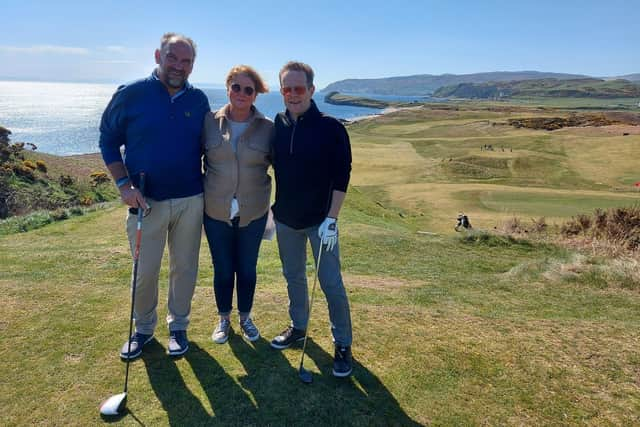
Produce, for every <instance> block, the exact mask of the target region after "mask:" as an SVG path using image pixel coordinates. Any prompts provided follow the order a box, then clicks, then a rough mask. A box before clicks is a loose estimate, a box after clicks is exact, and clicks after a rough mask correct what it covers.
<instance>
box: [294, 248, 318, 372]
mask: <svg viewBox="0 0 640 427" xmlns="http://www.w3.org/2000/svg"><path fill="white" fill-rule="evenodd" d="M321 257H322V238H320V247H319V248H318V262H317V263H316V272H315V274H314V276H313V286H312V287H311V302H310V303H309V316H308V317H307V333H306V334H304V343H303V344H302V358H301V359H300V369H299V374H298V375H299V376H300V381H302V382H303V383H305V384H311V383H312V382H313V375H312V374H311V372H309V371H307V370H306V369H304V353H305V350H306V349H307V338H308V337H309V331H310V328H309V325H310V324H311V308H312V307H313V300H314V297H315V295H316V283H317V281H318V274H319V273H318V271H319V269H320V258H321Z"/></svg>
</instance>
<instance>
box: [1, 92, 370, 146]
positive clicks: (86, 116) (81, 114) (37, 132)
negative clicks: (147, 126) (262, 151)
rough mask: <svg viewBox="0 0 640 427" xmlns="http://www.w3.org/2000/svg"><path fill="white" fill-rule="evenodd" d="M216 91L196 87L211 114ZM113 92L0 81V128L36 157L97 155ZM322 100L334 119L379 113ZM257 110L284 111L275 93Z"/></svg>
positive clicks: (220, 97)
mask: <svg viewBox="0 0 640 427" xmlns="http://www.w3.org/2000/svg"><path fill="white" fill-rule="evenodd" d="M217 86H219V85H215V84H203V85H202V86H196V87H200V89H202V90H203V91H204V93H205V94H206V95H207V97H208V98H209V103H210V105H211V109H212V110H214V111H215V110H217V109H219V108H220V107H222V106H223V105H224V104H226V103H227V96H226V90H225V89H224V87H217ZM220 86H221V85H220ZM117 87H118V84H109V83H83V82H79V83H72V82H42V81H17V80H0V94H2V95H1V96H0V126H4V127H5V128H7V129H9V130H10V131H11V141H12V142H26V143H31V144H34V145H35V146H36V147H37V151H39V152H44V153H49V154H56V155H60V156H68V155H75V154H87V153H96V152H98V151H99V148H98V139H99V136H100V133H99V126H100V118H101V116H102V112H103V111H104V109H105V107H106V106H107V104H108V103H109V101H110V100H111V96H112V95H113V93H114V92H115V91H116V89H117ZM324 96H325V93H323V92H316V94H315V95H314V97H313V99H314V101H315V102H316V104H317V105H318V108H319V109H320V111H323V112H325V113H327V114H329V115H331V116H334V117H336V118H339V119H345V120H353V119H356V118H358V117H363V116H369V115H374V114H379V113H381V110H380V109H375V108H364V107H352V106H345V105H332V104H328V103H326V102H324ZM360 96H362V95H360ZM373 96H374V97H375V95H373ZM256 107H257V108H258V109H259V110H260V111H261V112H262V113H263V114H264V115H265V116H267V117H269V118H273V117H275V115H276V114H277V113H278V112H280V111H283V110H284V104H283V102H282V96H281V95H280V93H279V92H278V91H271V92H268V93H266V94H261V95H259V96H258V98H257V99H256Z"/></svg>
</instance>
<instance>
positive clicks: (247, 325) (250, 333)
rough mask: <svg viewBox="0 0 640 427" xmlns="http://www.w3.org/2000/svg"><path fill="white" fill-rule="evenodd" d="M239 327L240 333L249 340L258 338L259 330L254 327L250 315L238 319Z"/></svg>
mask: <svg viewBox="0 0 640 427" xmlns="http://www.w3.org/2000/svg"><path fill="white" fill-rule="evenodd" d="M240 329H242V335H243V336H244V337H245V338H246V339H248V340H249V341H255V340H257V339H258V338H260V331H259V330H258V328H257V327H256V325H255V323H253V320H251V317H247V318H246V319H244V321H243V320H240Z"/></svg>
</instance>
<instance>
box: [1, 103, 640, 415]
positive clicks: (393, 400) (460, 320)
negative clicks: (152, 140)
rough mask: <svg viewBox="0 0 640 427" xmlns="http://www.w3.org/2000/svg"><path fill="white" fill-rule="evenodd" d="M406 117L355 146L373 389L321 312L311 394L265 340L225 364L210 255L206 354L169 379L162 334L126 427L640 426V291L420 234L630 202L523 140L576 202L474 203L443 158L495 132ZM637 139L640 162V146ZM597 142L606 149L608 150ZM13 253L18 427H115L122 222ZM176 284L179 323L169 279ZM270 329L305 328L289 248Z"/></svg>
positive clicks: (202, 328)
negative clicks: (343, 373) (217, 340)
mask: <svg viewBox="0 0 640 427" xmlns="http://www.w3.org/2000/svg"><path fill="white" fill-rule="evenodd" d="M406 114H409V116H402V115H400V117H399V119H400V121H396V120H398V118H395V119H394V118H393V117H387V118H385V119H384V120H383V123H384V121H385V120H386V121H387V122H386V124H380V122H378V124H372V123H369V122H363V123H361V124H359V125H357V126H356V127H355V128H352V129H351V130H350V132H351V133H352V135H353V137H354V159H355V164H354V182H353V184H354V186H353V188H352V191H351V192H350V194H349V197H348V199H347V204H346V206H345V208H344V211H343V215H341V233H342V234H341V236H342V237H341V245H342V246H341V249H342V253H343V258H344V259H343V262H344V270H345V282H346V283H347V287H348V291H349V295H350V299H351V305H352V312H353V323H354V335H355V343H354V354H355V357H356V359H357V361H358V364H357V367H356V370H355V373H354V376H353V377H352V378H351V379H349V380H346V381H338V380H335V379H333V378H332V377H331V374H330V359H331V357H332V354H331V353H332V346H331V342H330V338H329V334H328V330H329V325H328V322H327V314H326V305H325V302H324V300H323V298H322V297H321V298H320V299H319V300H318V305H317V307H316V309H315V310H314V319H313V321H312V322H313V324H312V326H311V333H312V337H313V341H312V342H311V345H310V358H309V362H308V363H307V367H309V368H311V369H312V370H313V371H314V372H315V374H316V375H315V383H314V384H313V385H312V386H304V385H303V384H301V383H300V382H299V380H298V378H297V367H298V363H299V357H300V350H299V349H290V350H287V351H284V352H276V351H272V350H271V349H270V348H268V343H267V341H266V340H259V341H258V342H257V344H256V345H255V346H253V345H249V344H246V343H245V342H244V341H243V340H242V339H241V338H240V337H239V336H233V337H232V338H231V340H230V341H229V344H227V345H222V346H219V345H215V344H213V343H212V342H211V341H210V338H209V335H210V333H211V330H212V329H213V326H214V322H213V317H214V303H213V297H212V292H211V288H210V285H209V282H210V280H211V275H212V272H211V267H210V266H209V265H208V264H209V263H210V258H209V255H208V250H207V249H206V244H205V243H204V242H203V246H202V257H201V260H200V263H201V272H200V275H199V283H198V284H199V287H198V289H197V291H196V295H195V298H194V302H193V315H192V326H191V328H190V338H191V340H192V345H193V348H192V350H191V351H190V352H189V353H188V356H187V357H185V358H183V359H179V360H176V361H172V360H170V359H168V358H167V357H166V356H165V355H164V350H165V346H166V336H167V331H166V326H165V325H164V324H163V322H162V321H161V322H160V325H159V327H158V330H157V337H158V341H157V342H154V343H153V345H152V346H151V349H150V350H151V351H149V352H148V353H147V354H146V355H145V356H144V357H143V359H142V360H139V361H136V362H135V363H133V365H132V372H131V374H132V376H131V382H130V392H131V397H130V401H129V408H130V409H131V411H132V414H131V415H129V416H127V417H125V418H123V419H122V420H120V422H119V423H118V424H123V425H134V424H137V423H138V422H140V423H142V424H144V425H170V424H171V425H203V424H205V423H210V424H211V423H214V424H215V423H218V424H225V425H229V424H231V425H236V424H243V425H267V424H272V425H282V424H286V425H303V424H304V425H345V424H352V425H388V424H399V425H411V424H415V423H421V424H427V423H433V424H436V425H443V424H444V425H470V424H490V425H496V424H509V425H521V424H527V425H541V424H546V425H566V424H584V423H586V424H591V425H603V424H633V423H637V422H640V419H638V415H637V414H638V413H640V387H639V386H638V378H639V376H640V357H638V353H637V348H638V341H639V339H640V335H639V334H638V326H639V325H640V295H638V287H637V285H636V284H634V283H623V282H619V281H617V280H612V279H611V277H608V276H598V275H597V274H593V271H594V270H588V271H589V272H590V273H589V274H587V273H583V272H582V270H581V269H580V262H579V258H576V256H575V255H573V254H571V253H569V252H566V251H564V250H560V249H557V248H555V247H552V246H545V245H538V244H531V243H526V242H516V241H510V240H507V239H501V238H488V239H483V238H479V239H473V238H471V239H468V240H463V239H460V238H458V237H453V236H451V235H443V234H440V235H421V234H415V233H414V231H415V229H416V228H426V227H427V226H434V227H433V228H432V229H438V227H435V226H436V225H439V224H442V227H441V230H440V229H438V230H439V231H443V230H450V229H451V227H452V226H453V220H452V219H451V217H452V216H455V213H456V212H457V210H458V209H461V208H466V206H467V205H466V203H467V200H468V199H469V198H468V197H466V196H464V192H465V191H477V193H478V194H482V192H483V191H484V192H487V191H488V192H490V194H491V195H492V197H493V199H491V200H494V203H498V204H499V203H501V202H500V200H499V199H496V197H498V196H496V195H500V194H503V195H507V196H508V197H507V196H504V197H503V201H502V203H504V202H505V201H508V200H511V196H510V195H517V194H520V195H522V196H523V197H522V198H523V200H526V199H534V200H535V199H537V203H542V204H544V197H543V196H542V195H543V194H547V193H553V194H558V195H564V196H567V200H568V201H567V202H566V203H567V204H569V205H571V204H572V203H573V202H571V200H572V199H571V198H570V197H569V196H572V195H575V194H594V195H598V194H606V195H607V197H612V198H613V197H614V196H620V197H626V196H628V194H626V193H614V192H609V191H600V190H599V188H600V187H599V185H598V184H597V183H595V182H593V181H592V180H589V179H585V178H584V177H583V176H582V173H579V172H576V169H575V168H571V167H570V165H571V162H569V161H567V160H566V159H564V157H563V156H566V152H567V148H566V147H565V141H564V137H561V136H559V137H558V138H560V139H558V140H556V139H555V138H556V136H555V133H554V134H553V136H552V137H551V139H552V141H553V143H551V141H546V140H542V141H539V142H536V138H539V137H540V135H546V133H541V134H540V135H539V134H538V132H531V131H521V130H518V131H517V132H516V131H514V130H511V129H509V128H504V129H502V128H501V131H504V132H505V133H506V134H505V135H502V134H499V135H495V136H498V137H508V138H514V141H513V142H512V143H513V145H514V148H515V147H518V148H517V149H516V150H515V152H514V153H515V154H517V155H520V156H524V155H525V154H526V153H532V155H537V156H549V157H550V158H552V159H556V160H558V162H557V164H559V165H566V167H567V169H568V170H572V171H573V175H575V178H574V180H573V181H572V182H571V185H570V186H569V187H570V188H572V191H571V192H566V190H565V189H563V188H551V189H546V188H544V187H537V188H536V189H522V188H520V187H519V186H510V185H507V184H508V180H507V182H506V183H504V182H503V183H501V184H499V185H498V184H492V183H491V182H478V183H473V184H470V183H469V182H468V181H469V180H468V179H466V178H464V177H461V176H458V175H450V174H443V173H440V172H438V171H439V170H441V169H439V168H440V163H441V159H440V157H442V156H443V155H444V156H445V157H446V156H447V153H448V151H447V150H448V147H452V150H453V151H451V154H449V155H450V156H454V152H455V153H458V152H459V153H460V155H461V156H468V155H469V154H470V153H469V151H472V150H478V152H477V153H475V152H474V153H473V154H474V155H480V154H482V155H483V156H484V152H483V153H480V152H479V148H477V149H476V148H474V147H476V146H477V142H478V141H474V142H473V143H469V142H465V140H466V139H469V138H477V134H476V133H475V131H474V129H475V128H474V127H477V129H478V130H479V131H480V134H481V133H482V131H485V132H487V134H488V135H492V132H495V131H496V129H495V127H491V126H489V127H486V126H485V125H482V124H481V123H477V124H473V123H475V121H476V120H478V117H477V115H478V114H475V113H468V114H467V113H464V116H465V117H462V118H460V117H459V116H458V117H457V118H456V119H457V120H459V122H456V123H455V125H454V126H448V127H447V126H446V120H448V118H446V117H444V118H443V117H439V119H440V120H437V121H434V122H433V123H432V122H431V121H429V120H427V122H418V121H417V118H418V115H419V113H417V112H415V111H414V112H409V113H406ZM411 115H414V116H411ZM461 115H463V114H461ZM479 115H480V116H482V115H483V114H479ZM403 117H404V118H403ZM495 118H496V117H495V116H493V115H492V116H491V117H490V118H489V120H494V119H495ZM467 121H470V122H471V124H469V123H467ZM435 123H438V125H440V126H445V127H444V128H442V129H441V130H443V131H444V132H443V134H445V135H447V136H443V137H438V135H436V136H431V137H425V136H416V135H420V133H421V132H426V133H427V134H428V131H429V127H430V125H432V124H435ZM465 123H467V125H465ZM377 130H379V132H377ZM465 132H467V133H465ZM371 134H375V135H376V136H375V137H370V135H371ZM395 134H398V135H400V136H399V137H395V136H394V135H395ZM407 135H409V136H407ZM432 137H433V138H437V140H438V142H437V144H435V145H434V147H433V148H429V149H428V150H427V151H426V152H428V151H429V150H431V151H432V152H434V153H438V154H437V156H436V157H434V158H431V159H430V158H429V157H428V156H425V155H424V154H422V155H421V154H418V153H417V151H416V149H415V147H420V146H421V145H422V144H423V143H424V142H428V141H429V139H428V138H432ZM626 138H631V139H632V140H635V141H636V142H637V138H638V136H631V137H626ZM633 138H635V139H633ZM520 140H521V141H520ZM519 141H520V142H519ZM545 141H546V142H545ZM584 141H585V143H587V144H588V143H589V138H587V137H585V138H584ZM624 141H626V140H620V141H619V143H620V144H621V145H624V143H625V142H624ZM516 143H518V145H516ZM467 144H468V147H467ZM495 145H496V143H495V142H494V146H495ZM526 147H528V148H526ZM426 152H423V153H426ZM486 154H487V157H488V158H491V157H495V156H502V155H503V154H502V152H500V153H496V152H493V153H492V152H487V153H486ZM505 155H506V154H505ZM381 156H384V159H383V158H382V157H381ZM456 156H457V154H456ZM636 158H637V157H636ZM616 161H617V162H618V163H619V164H618V163H616V168H615V170H616V171H618V172H617V173H613V174H611V176H609V177H604V178H601V177H599V178H598V179H605V178H606V179H605V182H606V183H607V184H608V185H613V184H616V185H617V183H618V181H619V180H620V179H621V178H619V177H620V176H622V175H624V174H625V173H626V172H625V171H627V172H629V173H630V171H631V169H632V160H631V159H629V160H628V161H627V160H626V159H625V158H622V157H620V158H616ZM498 163H499V162H498ZM578 163H579V164H580V165H581V166H582V168H584V169H585V170H593V168H596V169H597V166H595V165H591V162H590V161H589V160H588V159H585V160H584V161H583V162H578ZM590 165H591V166H590ZM580 170H582V169H580ZM412 177H413V178H412ZM521 179H524V178H521ZM545 179H546V178H545ZM545 179H543V184H544V183H546V181H545ZM549 179H551V178H549ZM503 181H504V179H503ZM392 184H393V185H392ZM470 186H472V187H471V189H470V188H469V187H470ZM473 186H475V187H473ZM563 191H565V192H563ZM421 192H422V193H421ZM536 192H539V194H538V193H536ZM529 193H532V194H533V195H530V196H527V197H524V195H526V194H529ZM477 200H480V202H482V201H483V200H488V199H483V198H482V197H480V198H479V199H477ZM477 200H476V201H474V203H478V202H477ZM415 206H419V207H420V210H421V211H422V214H423V215H422V216H420V215H419V214H417V208H416V207H415ZM444 207H446V210H445V211H444V212H441V211H442V210H443V209H444ZM474 209H477V212H478V214H477V215H476V213H475V212H476V211H473V214H472V216H471V218H472V221H475V220H476V219H477V220H478V222H479V223H480V224H482V225H487V226H488V225H490V223H489V222H488V220H487V223H486V224H485V223H483V222H482V221H481V219H482V218H485V217H484V216H483V215H481V214H480V213H482V212H485V211H486V212H489V213H491V212H490V211H489V210H488V209H487V208H485V207H480V208H474ZM523 209H524V208H523ZM449 210H450V212H449ZM399 212H401V213H405V214H406V215H405V218H402V217H400V216H399V215H398V213H399ZM493 215H494V213H491V215H488V216H487V217H486V218H491V217H493ZM474 224H475V223H474ZM0 253H2V254H3V256H2V257H0V271H1V272H2V274H1V275H0V292H1V293H2V295H3V302H4V311H3V316H2V317H1V318H0V331H1V333H2V336H3V339H2V340H1V341H0V358H2V360H3V363H4V366H6V367H10V368H9V369H5V370H4V374H3V381H2V382H0V407H2V408H3V424H6V425H30V424H47V425H83V426H84V425H93V424H98V423H100V422H101V421H100V418H99V416H98V411H97V405H98V403H99V402H100V401H101V400H102V399H104V398H106V397H108V396H109V395H111V394H113V393H116V392H118V391H119V390H120V388H121V386H122V377H123V373H124V365H123V364H122V363H121V362H120V361H119V360H118V357H117V353H116V351H117V349H118V347H119V345H120V344H121V343H122V342H123V341H124V338H125V336H126V329H127V326H128V325H127V317H128V301H129V292H128V282H129V274H130V257H129V255H128V250H127V245H126V241H125V237H124V231H123V209H121V208H116V209H110V210H106V211H99V212H94V213H91V214H89V215H86V216H83V217H79V218H73V219H71V220H68V221H64V222H61V223H56V224H53V225H50V226H47V227H45V228H43V229H39V230H36V231H32V232H29V233H24V234H18V235H12V236H6V237H1V238H0ZM569 273H570V274H569ZM161 277H162V283H163V285H162V289H161V291H160V292H161V298H160V301H161V303H160V308H159V310H160V315H161V317H162V314H163V313H164V312H165V310H166V308H165V307H166V304H165V296H166V284H165V283H166V266H165V267H164V268H163V272H162V275H161ZM255 315H256V322H257V324H258V325H259V326H260V327H261V331H262V333H263V335H264V336H265V337H266V338H267V339H268V338H270V337H272V336H273V335H275V334H276V333H278V332H279V331H280V330H281V329H282V327H283V326H284V325H285V323H286V319H287V308H286V291H285V288H284V285H283V280H282V278H281V273H280V264H279V261H278V256H277V249H276V244H275V242H265V243H264V245H263V248H262V253H261V257H260V261H259V288H258V291H257V296H256V304H255ZM235 329H237V328H235ZM293 408H294V409H295V414H294V409H293Z"/></svg>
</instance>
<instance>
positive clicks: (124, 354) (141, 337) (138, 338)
mask: <svg viewBox="0 0 640 427" xmlns="http://www.w3.org/2000/svg"><path fill="white" fill-rule="evenodd" d="M152 339H153V334H151V335H146V334H141V333H140V332H136V333H134V334H133V335H132V336H131V338H129V341H131V351H129V341H127V342H125V343H124V344H123V345H122V349H121V350H120V357H121V358H122V359H123V360H127V359H135V358H136V357H138V356H140V355H141V354H142V347H144V345H145V344H146V343H148V342H149V341H151V340H152Z"/></svg>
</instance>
